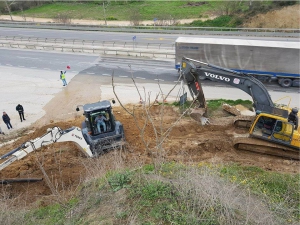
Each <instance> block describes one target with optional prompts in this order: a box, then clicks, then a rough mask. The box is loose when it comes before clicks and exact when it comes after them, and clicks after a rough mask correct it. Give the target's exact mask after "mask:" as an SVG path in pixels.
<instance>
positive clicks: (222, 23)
mask: <svg viewBox="0 0 300 225" xmlns="http://www.w3.org/2000/svg"><path fill="white" fill-rule="evenodd" d="M242 23H243V20H242V19H241V18H237V17H234V16H219V17H217V18H215V19H213V20H206V21H201V20H195V21H193V22H192V23H190V24H189V25H190V26H194V27H237V26H239V25H241V24H242Z"/></svg>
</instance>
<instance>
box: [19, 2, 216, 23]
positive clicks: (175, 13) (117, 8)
mask: <svg viewBox="0 0 300 225" xmlns="http://www.w3.org/2000/svg"><path fill="white" fill-rule="evenodd" d="M218 4H219V3H218V2H206V4H203V5H201V6H192V5H189V4H188V2H185V1H126V2H125V1H110V5H109V6H108V7H107V9H106V17H107V18H110V20H130V15H131V12H134V11H135V12H139V13H140V15H141V19H142V20H151V21H153V19H154V18H157V19H160V18H161V19H163V18H168V19H169V18H175V19H189V18H199V17H202V16H203V14H205V13H207V12H209V11H211V10H213V9H214V7H215V6H216V5H218ZM58 13H63V14H68V15H69V17H70V18H72V19H93V20H104V11H103V5H102V2H101V1H94V2H82V3H80V2H73V3H70V2H54V3H49V4H44V5H42V6H39V7H36V8H31V9H28V10H25V11H24V14H25V15H26V16H29V17H32V16H34V17H41V18H53V17H54V16H56V15H57V14H58ZM14 14H15V15H21V13H20V12H15V13H14Z"/></svg>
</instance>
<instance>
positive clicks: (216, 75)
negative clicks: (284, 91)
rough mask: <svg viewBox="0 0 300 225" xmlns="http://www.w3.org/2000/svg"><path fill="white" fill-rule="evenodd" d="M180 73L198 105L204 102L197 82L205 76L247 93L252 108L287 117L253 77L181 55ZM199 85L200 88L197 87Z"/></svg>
mask: <svg viewBox="0 0 300 225" xmlns="http://www.w3.org/2000/svg"><path fill="white" fill-rule="evenodd" d="M192 61H194V62H197V63H200V64H201V65H202V66H199V67H196V66H195V65H194V63H193V62H192ZM181 73H182V75H183V77H184V79H185V81H186V83H187V85H188V86H189V89H190V90H191V92H193V95H194V96H196V97H197V100H198V101H199V102H200V105H199V107H202V105H203V104H204V103H205V97H204V93H203V90H202V87H201V84H200V82H199V77H206V78H209V79H210V80H213V81H217V82H222V83H225V84H228V85H231V86H233V87H236V88H238V89H240V90H242V91H244V92H246V93H247V94H249V95H250V96H251V97H252V99H253V103H254V108H255V109H256V110H260V111H263V112H267V113H271V114H276V115H280V116H282V117H285V118H287V116H288V111H287V110H283V109H278V108H276V107H275V105H274V103H273V101H272V99H271V97H270V95H269V92H268V90H267V89H266V88H265V86H264V85H263V84H262V83H261V82H260V81H259V80H257V79H256V78H255V77H253V76H251V75H249V74H244V73H240V72H236V71H234V70H230V69H227V68H222V67H218V66H215V65H211V64H208V63H204V62H201V61H197V60H193V59H189V58H185V57H183V59H182V66H181ZM197 87H201V88H197Z"/></svg>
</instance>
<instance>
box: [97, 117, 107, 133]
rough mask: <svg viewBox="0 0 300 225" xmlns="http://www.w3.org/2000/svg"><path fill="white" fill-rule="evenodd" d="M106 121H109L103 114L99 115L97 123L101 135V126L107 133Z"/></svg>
mask: <svg viewBox="0 0 300 225" xmlns="http://www.w3.org/2000/svg"><path fill="white" fill-rule="evenodd" d="M104 121H108V119H106V118H105V116H104V115H103V114H99V115H98V116H97V117H96V119H95V123H96V124H97V129H98V132H99V133H101V127H100V126H101V125H102V126H103V132H106V124H105V122H104Z"/></svg>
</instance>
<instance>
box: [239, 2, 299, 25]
mask: <svg viewBox="0 0 300 225" xmlns="http://www.w3.org/2000/svg"><path fill="white" fill-rule="evenodd" d="M299 7H300V5H299V4H296V5H293V6H287V7H284V8H282V9H279V10H272V11H270V12H267V13H265V14H258V15H256V16H254V17H253V18H250V19H249V21H247V22H246V23H245V24H244V25H243V27H249V28H257V27H258V28H266V27H267V28H293V29H299V28H300V23H299V21H300V13H299Z"/></svg>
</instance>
